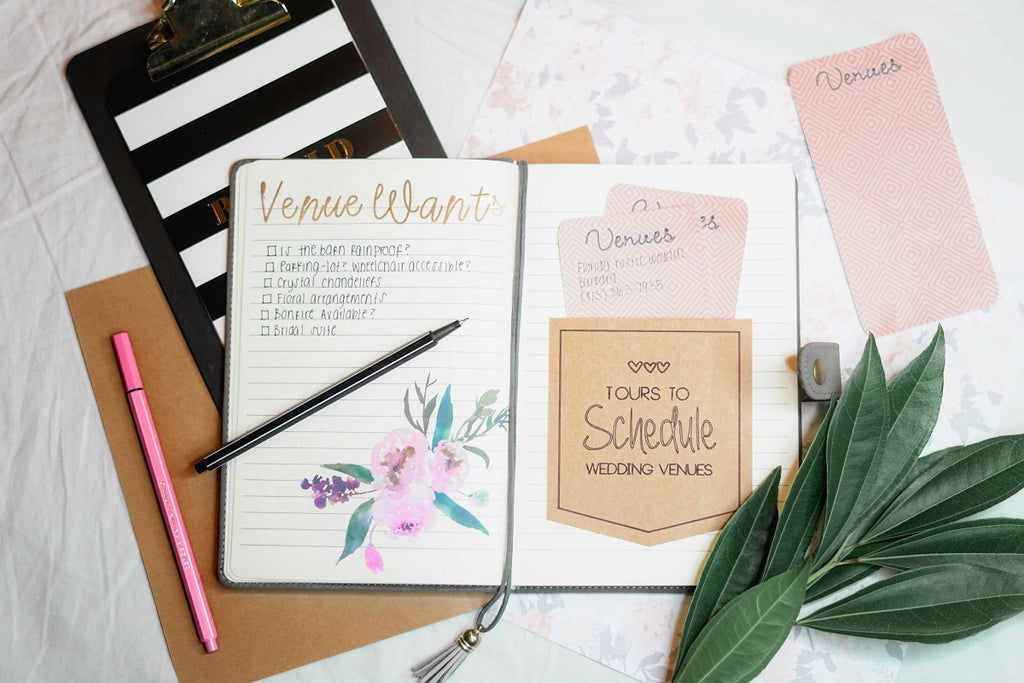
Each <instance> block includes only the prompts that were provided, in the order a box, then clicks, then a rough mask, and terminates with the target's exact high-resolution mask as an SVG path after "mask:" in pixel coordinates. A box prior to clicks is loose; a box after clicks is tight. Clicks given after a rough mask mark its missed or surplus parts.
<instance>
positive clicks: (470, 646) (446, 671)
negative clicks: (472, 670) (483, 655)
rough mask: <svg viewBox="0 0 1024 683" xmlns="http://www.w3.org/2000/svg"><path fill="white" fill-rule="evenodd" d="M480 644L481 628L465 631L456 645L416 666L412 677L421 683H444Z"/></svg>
mask: <svg viewBox="0 0 1024 683" xmlns="http://www.w3.org/2000/svg"><path fill="white" fill-rule="evenodd" d="M479 644H480V627H477V628H471V629H469V630H468V631H464V632H463V634H462V635H461V636H459V637H458V638H456V639H455V642H454V643H452V644H451V645H449V646H448V647H446V648H445V649H444V650H442V651H441V652H438V653H437V654H436V655H434V656H433V657H431V658H430V659H428V660H426V661H425V662H423V663H421V664H417V665H416V666H414V667H413V669H412V675H413V676H415V677H416V679H417V680H418V681H419V682H420V683H444V681H446V680H448V677H449V676H451V675H452V673H453V672H454V671H455V670H456V669H457V668H459V665H460V664H462V661H463V660H464V659H465V658H466V656H467V655H468V654H469V653H470V652H472V651H473V650H474V649H475V648H476V646H477V645H479Z"/></svg>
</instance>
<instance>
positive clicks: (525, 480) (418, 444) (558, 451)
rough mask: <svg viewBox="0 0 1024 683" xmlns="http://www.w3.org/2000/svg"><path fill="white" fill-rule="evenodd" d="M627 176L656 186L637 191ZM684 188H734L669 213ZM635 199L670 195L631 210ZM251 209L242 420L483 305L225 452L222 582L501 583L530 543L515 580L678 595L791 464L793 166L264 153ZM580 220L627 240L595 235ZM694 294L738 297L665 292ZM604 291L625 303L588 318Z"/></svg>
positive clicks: (231, 399) (248, 176)
mask: <svg viewBox="0 0 1024 683" xmlns="http://www.w3.org/2000/svg"><path fill="white" fill-rule="evenodd" d="M630 192H633V193H640V194H643V193H644V192H653V193H654V194H653V195H648V196H640V194H638V195H637V197H636V200H635V201H633V202H632V203H631V205H630V206H628V208H627V209H623V207H622V206H618V207H616V206H615V204H616V202H618V203H619V204H622V202H623V201H625V202H626V204H630V202H629V201H628V200H629V199H630V198H631V195H630V194H629V193H630ZM661 192H664V193H665V194H659V193H661ZM684 194H685V195H686V196H689V197H698V199H700V198H703V199H700V201H704V200H707V201H719V202H721V203H722V206H723V207H725V208H723V209H722V213H721V214H718V216H719V217H718V219H717V222H716V219H715V217H714V216H712V215H711V214H710V213H709V212H707V211H703V210H702V209H701V207H699V206H696V205H695V206H691V207H689V208H682V209H676V210H672V209H670V208H669V207H662V204H665V203H669V201H668V199H666V197H668V198H671V197H673V196H676V195H679V196H683V195H684ZM613 200H614V201H613ZM640 202H642V203H643V204H644V205H645V206H646V207H647V208H649V209H651V210H652V211H657V213H651V214H650V215H648V216H645V217H644V219H643V221H642V222H641V223H636V220H637V219H636V216H635V215H634V217H633V218H630V219H623V218H622V217H621V216H619V215H618V214H617V213H616V212H618V211H622V210H629V211H633V212H635V211H636V209H637V205H638V203H640ZM729 202H733V203H735V204H736V206H734V205H733V204H729ZM232 203H233V207H234V212H233V223H232V229H231V245H230V261H231V262H230V266H229V275H230V282H229V297H230V300H229V306H228V335H227V378H226V382H227V391H226V396H225V416H224V417H225V419H224V430H225V438H226V439H232V438H235V437H237V436H238V435H240V434H242V433H244V432H245V431H247V430H249V429H251V428H253V427H255V426H257V425H259V424H260V423H262V422H265V421H266V420H268V419H269V418H271V417H273V416H274V415H276V414H278V413H280V412H282V411H283V410H285V409H286V408H288V407H290V406H291V405H293V404H295V403H297V402H299V401H301V400H302V399H304V398H306V397H308V396H310V395H312V394H314V393H316V392H317V391H318V390H320V389H322V388H323V387H325V386H328V385H330V384H332V383H334V382H336V381H338V380H340V379H341V378H343V377H345V376H347V375H348V374H350V373H352V372H353V371H355V370H357V369H359V368H362V367H364V366H366V365H368V364H369V363H371V362H373V361H374V360H376V359H378V358H379V357H381V356H383V355H384V354H386V353H388V352H389V351H391V350H393V349H395V348H398V347H400V346H401V345H403V344H404V343H406V342H407V341H409V340H411V339H413V338H415V337H417V336H419V335H421V334H423V333H424V332H426V331H428V330H431V329H436V328H438V327H441V326H442V325H444V324H445V323H448V322H450V321H452V320H455V319H462V318H467V319H468V320H467V321H466V322H465V323H464V325H463V326H462V328H461V329H459V330H457V331H456V332H454V333H452V334H451V335H449V336H448V337H446V338H445V339H444V340H443V341H442V342H441V343H440V345H439V346H438V347H436V348H434V349H432V350H430V351H427V352H426V353H424V354H422V355H420V356H418V357H416V358H415V359H413V360H412V361H410V362H408V363H406V364H405V365H403V366H401V367H399V368H397V369H395V370H393V371H391V372H390V373H388V374H387V375H386V376H384V377H383V378H381V379H379V380H377V381H375V382H374V383H372V384H371V385H368V386H366V387H363V388H361V389H359V390H358V391H357V392H355V393H353V394H352V395H350V396H348V397H346V398H344V399H342V400H341V401H339V402H337V403H335V404H333V405H331V406H329V407H328V408H326V409H324V410H323V411H322V412H320V413H318V414H316V415H314V416H312V417H310V418H308V419H306V420H305V421H303V422H302V423H300V424H299V425H297V426H295V427H293V428H291V429H289V430H286V431H285V432H283V433H281V434H279V435H277V436H275V437H273V438H272V439H270V440H268V441H267V442H265V443H263V444H262V445H260V446H258V447H256V448H254V449H253V450H251V451H249V452H247V453H245V454H243V455H242V456H240V457H238V458H236V459H235V460H233V461H231V462H230V463H229V464H228V465H227V466H226V467H225V468H224V470H223V472H224V473H223V475H222V488H221V490H222V496H223V508H222V538H221V576H222V580H223V581H225V582H226V583H229V584H232V585H240V586H245V585H307V586H337V587H352V586H383V585H387V586H438V587H460V588H467V587H470V588H472V587H481V588H489V587H493V586H496V585H497V584H498V583H500V581H501V579H502V567H503V563H504V558H505V553H506V547H507V544H508V541H509V540H511V548H512V552H513V556H512V584H513V586H515V587H519V588H523V587H563V588H566V587H575V588H583V587H588V588H593V587H608V588H635V587H653V588H661V589H666V590H668V589H675V588H679V587H683V586H688V585H692V584H694V583H695V582H696V577H697V574H698V571H699V567H700V566H701V564H702V562H703V560H704V559H705V556H706V553H707V550H708V549H709V547H710V545H711V543H712V541H713V537H714V535H713V529H716V528H719V527H720V526H721V524H724V522H725V521H726V520H727V519H728V515H729V514H730V513H731V512H732V511H734V510H735V509H736V507H737V506H738V504H739V503H740V502H741V501H742V499H743V498H744V497H745V496H746V495H747V493H749V491H750V487H751V481H753V482H759V481H760V480H761V479H762V478H763V477H764V475H765V474H766V473H767V472H768V471H769V470H770V469H771V468H773V467H775V466H777V465H782V466H783V468H784V469H788V468H790V467H792V466H795V464H796V459H797V455H798V452H799V438H800V430H799V409H798V394H797V384H796V377H795V374H794V372H793V370H792V368H791V366H790V365H789V362H790V361H791V359H792V358H794V357H795V354H796V352H797V349H798V340H799V336H798V311H797V300H798V295H797V263H796V258H797V256H796V254H797V250H796V201H795V183H794V179H793V176H792V174H791V172H790V171H789V170H788V169H786V168H785V167H781V166H767V165H766V166H759V165H749V166H740V165H736V166H732V165H716V166H657V167H652V166H628V167H627V166H621V167H620V166H597V165H557V164H555V165H534V166H530V167H529V169H527V168H526V166H525V165H523V164H517V163H511V162H505V161H494V160H427V159H417V160H404V161H399V160H396V161H390V160H372V161H364V160H347V161H340V162H335V161H309V160H286V161H253V162H248V163H244V164H241V165H239V166H238V167H237V168H236V170H235V172H234V176H233V181H232ZM726 204H729V206H732V208H736V207H737V206H740V205H741V208H742V212H740V213H742V215H741V216H740V213H736V214H734V213H730V211H731V210H732V209H730V208H729V207H728V206H725V205H726ZM734 215H736V216H740V217H741V218H742V220H744V221H745V223H744V224H743V225H738V224H737V225H732V224H731V223H729V221H726V220H724V219H723V217H724V216H734ZM609 216H610V218H609ZM687 217H690V218H693V219H694V221H696V220H697V219H698V218H699V219H700V224H701V225H703V227H704V228H706V229H707V232H706V233H702V234H707V235H709V236H710V237H708V238H707V239H708V240H711V241H700V240H704V239H705V238H704V237H701V238H700V240H697V241H695V240H696V239H697V238H694V237H692V236H691V234H690V233H689V232H687V231H688V230H690V229H691V227H692V226H691V227H688V224H686V223H685V221H683V219H687ZM708 219H711V221H710V222H708ZM730 220H731V219H730ZM574 221H575V222H574ZM587 221H598V222H599V223H600V225H594V226H591V225H590V224H588V223H587ZM601 221H606V222H604V223H602V222H601ZM609 221H610V222H609ZM630 221H633V222H630ZM676 221H683V223H680V224H677V223H676ZM694 225H696V223H695V224H694ZM692 229H693V230H695V229H696V227H692ZM572 230H583V231H584V232H579V233H577V234H578V235H581V236H582V235H584V234H585V233H586V232H588V231H589V232H590V233H591V235H590V238H587V239H586V240H585V241H587V243H588V244H589V246H590V247H595V246H596V248H598V249H599V251H600V252H606V253H596V254H591V255H589V256H588V255H587V254H582V255H581V254H578V253H574V252H573V251H572V250H571V249H569V248H568V242H567V241H566V240H568V237H567V236H566V235H567V233H566V231H570V232H571V231H572ZM630 230H632V232H631V231H630ZM642 230H646V232H643V231H642ZM736 230H741V239H740V241H738V242H736V239H737V238H736V236H735V234H734V231H736ZM716 231H718V232H716ZM693 234H696V233H693ZM729 235H732V236H731V237H730V236H729ZM715 240H717V241H715ZM721 240H725V241H724V242H723V241H721ZM560 241H562V247H561V250H560V246H559V243H560ZM723 245H724V246H723ZM730 245H731V246H730ZM715 249H721V250H723V251H724V250H728V249H735V250H738V251H737V252H736V253H737V256H736V258H735V259H730V258H728V257H722V258H720V257H719V255H718V254H716V253H712V252H714V250H715ZM732 261H735V267H734V268H733V265H730V264H731V263H732ZM652 263H657V264H659V267H662V268H663V271H657V270H656V269H652V268H650V267H649V265H650V264H652ZM709 264H710V265H709ZM712 265H713V266H715V267H716V268H720V270H721V271H722V273H723V274H719V273H709V268H711V266H712ZM634 266H635V268H634ZM570 268H572V269H575V271H574V272H573V273H571V274H567V270H568V269H570ZM686 268H691V269H692V268H696V270H694V271H693V272H695V273H697V274H698V275H699V276H700V282H705V281H707V282H710V283H712V284H706V283H705V284H700V282H698V281H697V280H692V278H693V277H694V276H693V275H692V274H691V275H688V276H687V277H690V278H691V280H690V281H678V282H677V281H675V280H673V278H675V277H676V274H677V273H678V272H680V271H681V270H685V269H686ZM730 269H734V270H735V280H736V281H735V283H733V282H732V281H731V276H729V275H728V273H729V272H730ZM563 276H566V277H565V278H563ZM567 283H568V284H567ZM700 286H708V287H712V286H713V287H714V288H715V290H714V294H708V295H707V296H706V297H704V298H709V299H710V298H714V299H718V298H721V297H722V295H721V291H725V292H726V293H728V292H730V291H731V292H732V293H731V294H728V296H731V297H732V300H733V302H734V308H733V309H731V310H735V315H733V316H732V317H731V318H729V319H719V320H706V319H704V320H702V319H681V318H679V317H678V316H663V317H657V316H654V315H651V312H650V311H654V312H657V311H659V310H665V309H663V308H658V307H657V306H655V307H654V308H651V309H650V310H648V307H647V305H646V303H645V302H647V301H649V300H652V301H653V300H654V298H655V295H657V294H664V291H662V290H668V291H669V292H670V293H672V294H678V295H679V296H678V297H676V296H669V297H667V298H664V300H663V301H662V302H661V304H659V306H661V305H663V306H669V307H671V306H672V305H673V301H674V300H675V299H676V298H680V297H681V296H682V295H683V294H685V293H686V292H685V291H683V290H686V291H689V290H690V289H693V288H696V287H700ZM730 288H731V289H730ZM569 290H572V293H571V296H570V297H569V299H568V300H567V298H566V292H567V291H569ZM708 291H709V292H710V291H711V290H710V289H709V290H708ZM728 296H727V297H726V298H728ZM584 299H585V300H587V301H588V302H589V303H590V304H594V303H595V301H597V303H600V301H601V300H606V301H609V302H612V301H613V300H614V301H615V303H616V304H617V303H621V301H623V300H628V301H629V302H630V305H629V306H626V307H625V311H624V312H622V313H616V314H614V315H612V316H609V317H605V318H598V317H592V316H591V317H587V318H567V317H566V305H567V303H568V304H569V308H570V309H572V308H575V304H576V303H578V302H579V301H582V300H584ZM588 310H591V311H592V310H598V311H600V310H602V309H601V308H600V306H598V307H597V308H596V309H588ZM608 310H618V309H615V308H614V307H613V308H609V309H608ZM695 317H696V316H695ZM718 366H721V367H720V369H718V370H714V372H718V373H719V374H718V375H715V374H712V370H711V369H709V368H712V367H718ZM603 373H609V374H607V375H605V374H603ZM702 382H703V384H702ZM602 396H603V398H602ZM716 401H717V403H716ZM556 404H557V405H556ZM719 404H721V405H719ZM595 406H598V407H595ZM701 411H703V413H701ZM580 430H582V431H580ZM579 444H585V446H584V447H582V448H577V447H576V446H577V445H579ZM576 451H578V452H576ZM574 458H575V460H574ZM573 468H575V469H573ZM510 473H511V476H510ZM783 480H784V481H785V480H786V477H785V475H784V476H783ZM510 483H511V484H512V486H511V487H510ZM666 487H669V488H668V489H666ZM672 487H675V488H672ZM510 490H512V491H514V495H513V499H514V504H513V505H511V506H508V505H507V503H508V492H509V491H510ZM674 492H678V493H674ZM665 500H672V501H679V500H683V504H682V506H681V508H680V510H678V511H672V510H668V508H671V507H672V506H673V505H675V503H671V504H663V502H664V501H665ZM659 501H661V502H659ZM508 509H512V510H513V512H512V515H513V517H514V519H513V520H511V521H512V523H511V524H509V519H508V515H507V510H508ZM666 515H667V516H666ZM510 533H511V535H512V538H511V539H509V538H508V534H510Z"/></svg>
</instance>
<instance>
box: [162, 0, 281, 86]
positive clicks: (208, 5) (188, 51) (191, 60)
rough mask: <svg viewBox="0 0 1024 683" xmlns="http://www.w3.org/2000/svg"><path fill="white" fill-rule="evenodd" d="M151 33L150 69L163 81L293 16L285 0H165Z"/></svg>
mask: <svg viewBox="0 0 1024 683" xmlns="http://www.w3.org/2000/svg"><path fill="white" fill-rule="evenodd" d="M161 11H162V12H163V16H162V17H161V18H160V19H158V20H157V22H156V24H154V25H153V28H152V29H150V32H149V36H148V39H147V40H148V43H149V56H148V57H147V58H146V71H147V72H148V73H149V77H150V79H151V80H153V81H159V80H160V79H162V78H166V77H167V76H170V75H172V74H175V73H178V72H179V71H182V70H184V69H187V68H189V67H191V66H193V65H194V64H196V63H198V62H200V61H202V60H204V59H206V58H207V57H209V56H210V55H214V54H217V53H218V52H221V51H223V50H226V49H228V48H229V47H232V46H234V45H237V44H238V43H241V42H242V41H245V40H248V39H249V38H252V37H253V36H255V35H258V34H260V33H262V32H264V31H266V30H268V29H271V28H273V27H275V26H277V25H278V24H281V23H283V22H285V21H287V20H288V19H290V18H291V15H290V14H289V13H288V8H287V7H285V5H284V3H283V2H282V1H281V0H164V4H163V6H162V7H161Z"/></svg>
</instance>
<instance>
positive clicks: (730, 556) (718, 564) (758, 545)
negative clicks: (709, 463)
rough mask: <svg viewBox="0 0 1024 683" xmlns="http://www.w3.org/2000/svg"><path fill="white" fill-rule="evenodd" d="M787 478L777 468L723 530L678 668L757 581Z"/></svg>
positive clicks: (692, 610) (689, 618) (693, 604)
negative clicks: (711, 622)
mask: <svg viewBox="0 0 1024 683" xmlns="http://www.w3.org/2000/svg"><path fill="white" fill-rule="evenodd" d="M781 477H782V468H780V467H776V468H775V469H774V470H772V472H771V474H769V475H768V476H767V477H766V478H765V480H764V481H763V482H761V485H760V486H758V487H757V490H755V491H754V492H753V493H752V494H751V495H750V497H748V498H747V500H746V501H744V502H743V504H742V505H740V507H739V509H737V510H736V512H735V513H734V514H733V516H732V517H731V518H730V519H729V521H728V522H726V524H725V526H724V527H723V528H722V530H721V531H720V532H719V534H718V538H717V539H716V540H715V545H714V547H712V549H711V552H710V554H709V555H708V559H707V562H706V564H705V565H704V569H703V570H702V571H701V574H700V579H699V580H698V581H697V589H696V590H695V591H694V593H693V598H692V599H691V600H690V607H689V610H688V611H687V614H686V622H685V624H684V625H683V633H682V636H681V637H680V639H679V650H678V651H677V653H676V663H675V670H676V671H679V669H680V665H681V663H682V662H683V658H684V657H685V656H686V653H687V651H688V650H689V649H690V646H691V645H692V644H693V643H694V641H695V640H696V638H697V635H698V633H700V632H701V630H702V629H703V628H704V627H705V625H706V624H707V623H708V621H709V620H710V619H711V618H712V617H713V616H714V615H715V614H716V613H717V612H718V611H719V610H721V609H722V607H723V606H724V605H725V604H726V603H728V602H729V601H730V600H732V599H733V598H735V597H736V596H737V595H739V594H740V593H742V592H744V591H745V590H747V589H748V588H750V587H751V586H753V585H754V584H756V583H757V580H758V577H760V575H761V571H762V569H763V568H764V560H765V554H766V552H767V546H768V541H769V540H770V539H771V536H772V533H773V532H774V530H775V523H776V521H777V519H778V505H779V479H780V478H781Z"/></svg>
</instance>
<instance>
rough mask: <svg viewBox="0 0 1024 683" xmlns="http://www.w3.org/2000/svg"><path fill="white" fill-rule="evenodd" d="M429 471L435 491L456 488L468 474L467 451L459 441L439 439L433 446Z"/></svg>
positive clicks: (453, 489) (446, 490)
mask: <svg viewBox="0 0 1024 683" xmlns="http://www.w3.org/2000/svg"><path fill="white" fill-rule="evenodd" d="M430 473H431V475H432V476H433V479H432V484H431V485H432V487H433V489H434V490H435V491H440V492H444V493H447V492H448V491H455V490H458V488H459V487H460V486H462V484H463V482H465V481H466V477H467V476H469V453H468V452H467V451H466V449H465V448H463V447H462V444H461V443H458V442H452V441H447V440H441V441H440V442H439V443H438V444H437V446H436V447H435V448H434V457H433V459H432V460H431V461H430Z"/></svg>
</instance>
